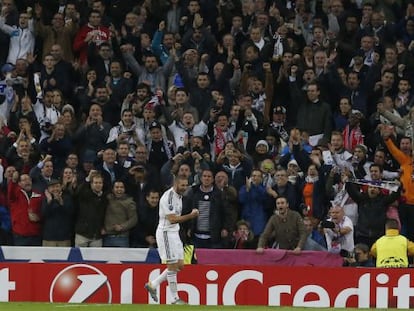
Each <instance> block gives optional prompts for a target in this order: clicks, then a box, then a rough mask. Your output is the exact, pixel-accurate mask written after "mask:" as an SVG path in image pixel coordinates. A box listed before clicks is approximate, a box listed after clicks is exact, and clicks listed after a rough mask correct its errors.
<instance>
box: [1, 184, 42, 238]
mask: <svg viewBox="0 0 414 311" xmlns="http://www.w3.org/2000/svg"><path fill="white" fill-rule="evenodd" d="M7 190H8V197H7V199H8V201H9V209H10V216H11V221H12V230H13V233H16V234H19V235H22V236H35V235H40V234H41V225H40V222H33V221H31V220H30V219H29V211H31V212H33V213H35V214H36V215H37V216H38V217H39V218H40V214H41V207H42V200H43V196H42V195H41V194H40V193H37V192H34V191H33V192H32V195H31V196H30V197H29V196H28V195H27V194H26V192H25V191H23V189H22V188H21V187H20V186H19V185H18V184H17V183H13V182H10V183H9V184H8V189H7Z"/></svg>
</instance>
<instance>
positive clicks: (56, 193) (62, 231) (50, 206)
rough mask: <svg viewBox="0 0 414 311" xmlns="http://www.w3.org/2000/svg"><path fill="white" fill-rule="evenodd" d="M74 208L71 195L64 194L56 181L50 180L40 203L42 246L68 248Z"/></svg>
mask: <svg viewBox="0 0 414 311" xmlns="http://www.w3.org/2000/svg"><path fill="white" fill-rule="evenodd" d="M74 215H75V206H74V202H73V198H72V195H70V193H67V192H64V191H63V189H62V184H61V183H60V181H59V180H57V179H51V180H50V181H49V183H48V186H47V189H46V190H45V198H44V199H43V202H42V217H43V218H42V221H43V241H42V245H43V246H49V247H51V246H63V247H70V246H71V239H72V237H73V224H74V223H73V222H74Z"/></svg>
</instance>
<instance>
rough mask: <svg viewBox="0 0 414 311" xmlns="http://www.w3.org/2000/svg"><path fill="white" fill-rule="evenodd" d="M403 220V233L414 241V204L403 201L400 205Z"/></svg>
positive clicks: (399, 210)
mask: <svg viewBox="0 0 414 311" xmlns="http://www.w3.org/2000/svg"><path fill="white" fill-rule="evenodd" d="M398 213H399V215H400V221H401V234H403V235H404V236H405V237H406V238H407V239H409V240H410V241H414V205H412V204H405V203H402V204H400V206H399V207H398Z"/></svg>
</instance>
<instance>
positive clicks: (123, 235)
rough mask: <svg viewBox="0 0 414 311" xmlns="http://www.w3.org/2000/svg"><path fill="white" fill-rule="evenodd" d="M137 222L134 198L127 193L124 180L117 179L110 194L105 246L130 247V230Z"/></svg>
mask: <svg viewBox="0 0 414 311" xmlns="http://www.w3.org/2000/svg"><path fill="white" fill-rule="evenodd" d="M136 223H137V212H136V208H135V203H134V200H133V199H132V197H131V196H129V195H127V194H126V193H125V185H124V183H123V182H122V181H115V182H114V183H113V186H112V193H110V194H109V195H108V207H107V208H106V211H105V222H104V228H103V234H104V237H103V246H104V247H129V230H130V229H131V228H132V227H134V226H135V225H136Z"/></svg>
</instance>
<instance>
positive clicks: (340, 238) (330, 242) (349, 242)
mask: <svg viewBox="0 0 414 311" xmlns="http://www.w3.org/2000/svg"><path fill="white" fill-rule="evenodd" d="M328 220H329V221H332V219H331V218H329V219H328ZM338 226H339V228H340V229H342V228H346V227H349V228H351V231H350V232H348V233H347V234H345V235H340V234H338V233H336V232H334V231H333V230H331V229H326V230H325V238H326V245H327V246H328V251H329V252H331V253H339V251H340V250H341V249H346V250H347V251H349V252H352V251H353V250H354V225H353V224H352V221H351V219H350V218H349V217H348V216H344V218H343V219H342V221H341V222H340V223H339V224H338Z"/></svg>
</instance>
